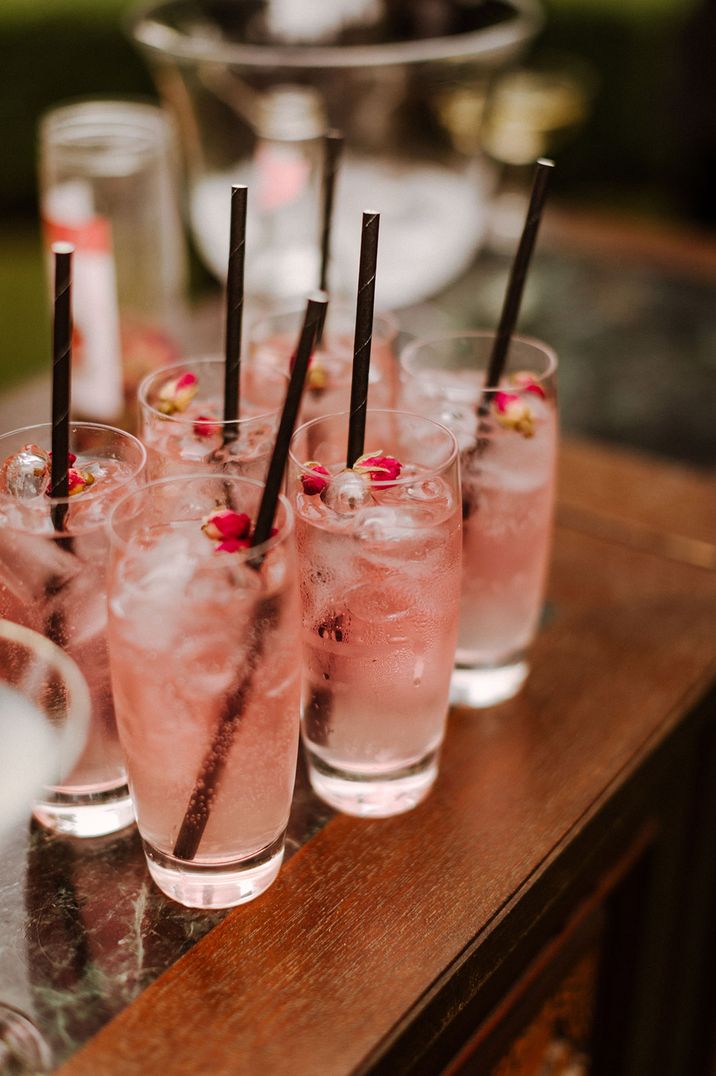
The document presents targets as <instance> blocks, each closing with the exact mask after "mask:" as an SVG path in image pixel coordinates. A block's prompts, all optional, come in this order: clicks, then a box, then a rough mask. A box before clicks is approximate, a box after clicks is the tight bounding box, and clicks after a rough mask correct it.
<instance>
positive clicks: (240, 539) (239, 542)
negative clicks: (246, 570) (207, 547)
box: [201, 508, 251, 553]
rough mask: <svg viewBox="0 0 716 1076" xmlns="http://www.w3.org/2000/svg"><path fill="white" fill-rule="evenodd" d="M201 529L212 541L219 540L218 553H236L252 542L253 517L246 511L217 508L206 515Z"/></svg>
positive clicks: (246, 547)
mask: <svg viewBox="0 0 716 1076" xmlns="http://www.w3.org/2000/svg"><path fill="white" fill-rule="evenodd" d="M201 529H202V530H203V532H204V534H205V535H206V536H207V538H210V539H211V540H212V542H218V545H217V546H216V552H217V553H236V552H237V551H238V550H239V549H248V548H249V545H250V544H251V519H250V517H249V516H247V515H246V512H234V511H232V510H231V509H230V508H217V509H215V510H214V511H213V512H211V513H210V514H209V515H208V516H205V517H204V519H203V521H202V525H201Z"/></svg>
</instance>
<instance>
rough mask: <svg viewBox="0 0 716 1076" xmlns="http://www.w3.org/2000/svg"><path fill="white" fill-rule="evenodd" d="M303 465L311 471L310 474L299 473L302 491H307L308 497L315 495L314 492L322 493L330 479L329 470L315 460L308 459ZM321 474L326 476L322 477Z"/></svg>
mask: <svg viewBox="0 0 716 1076" xmlns="http://www.w3.org/2000/svg"><path fill="white" fill-rule="evenodd" d="M303 466H304V467H307V468H309V469H310V470H311V471H312V474H302V475H301V485H302V486H303V492H304V493H307V494H308V496H309V497H313V496H315V494H316V493H323V491H324V489H325V488H326V486H327V485H328V482H329V481H330V477H331V472H330V471H329V470H328V469H327V468H326V467H323V466H322V464H320V463H317V462H316V460H308V461H307V462H306V463H304V465H303ZM323 475H325V476H326V477H325V478H323V477H322V476H323Z"/></svg>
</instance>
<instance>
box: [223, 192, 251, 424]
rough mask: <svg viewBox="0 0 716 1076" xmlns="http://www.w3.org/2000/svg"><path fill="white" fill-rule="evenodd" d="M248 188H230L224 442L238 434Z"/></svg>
mask: <svg viewBox="0 0 716 1076" xmlns="http://www.w3.org/2000/svg"><path fill="white" fill-rule="evenodd" d="M247 195H248V189H247V188H246V187H245V186H239V185H237V184H235V185H234V186H232V188H231V226H230V237H229V273H228V277H227V283H226V338H225V364H224V444H228V443H229V442H230V441H235V440H236V438H237V437H238V435H239V431H238V429H237V426H236V420H237V419H238V417H239V411H240V396H241V324H242V318H243V313H244V255H245V252H246V202H247Z"/></svg>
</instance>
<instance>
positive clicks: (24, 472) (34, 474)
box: [0, 445, 50, 500]
mask: <svg viewBox="0 0 716 1076" xmlns="http://www.w3.org/2000/svg"><path fill="white" fill-rule="evenodd" d="M49 484H50V454H49V452H45V450H44V449H43V448H40V447H39V445H23V446H22V448H21V449H20V451H19V452H14V453H13V455H12V456H8V457H7V459H6V460H5V461H4V463H3V465H2V469H1V470H0V488H2V489H3V490H4V491H5V492H7V493H9V494H11V496H13V497H19V498H21V499H23V500H24V499H25V498H26V497H39V496H41V494H43V493H44V492H45V491H46V490H47V489H48V488H49Z"/></svg>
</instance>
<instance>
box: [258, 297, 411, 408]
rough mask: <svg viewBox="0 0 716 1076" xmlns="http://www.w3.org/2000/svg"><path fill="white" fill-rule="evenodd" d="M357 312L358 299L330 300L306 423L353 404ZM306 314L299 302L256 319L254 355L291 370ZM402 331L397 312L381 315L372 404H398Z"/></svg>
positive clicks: (306, 398) (307, 395) (306, 401)
mask: <svg viewBox="0 0 716 1076" xmlns="http://www.w3.org/2000/svg"><path fill="white" fill-rule="evenodd" d="M355 316H356V311H355V304H353V305H352V306H351V305H350V304H346V303H341V302H333V301H331V302H330V303H329V304H328V314H327V317H326V326H325V331H324V333H323V338H322V341H321V344H320V345H319V347H318V349H317V350H316V352H315V354H314V355H313V357H312V359H311V364H310V366H309V369H308V375H307V377H306V389H305V392H304V395H303V403H302V405H301V418H302V420H303V421H304V422H308V421H310V420H311V419H313V418H320V417H321V416H322V415H329V414H334V413H335V412H338V411H343V410H344V409H345V408H347V407H348V406H349V404H350V395H351V376H352V369H353V345H354V332H355ZM302 317H303V311H302V310H301V309H300V308H299V307H296V308H295V309H294V310H287V311H285V312H281V313H275V314H269V315H267V316H266V317H264V318H260V319H258V320H257V321H255V322H254V323H253V324H252V326H251V331H250V355H251V358H252V360H257V361H261V362H264V363H270V364H272V365H273V366H275V367H276V368H277V369H279V370H288V369H289V365H290V362H291V357H292V355H293V350H294V348H295V346H296V340H297V338H298V333H299V330H300V327H301V320H302ZM397 334H398V328H397V325H396V323H395V321H394V319H393V317H392V316H391V315H389V314H376V315H375V317H374V319H373V337H372V346H371V366H370V386H369V391H368V405H369V406H370V407H393V406H394V405H395V391H396V378H397V366H396V359H395V341H396V337H397Z"/></svg>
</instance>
